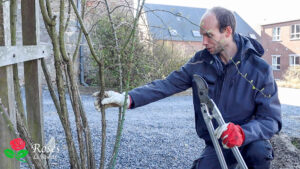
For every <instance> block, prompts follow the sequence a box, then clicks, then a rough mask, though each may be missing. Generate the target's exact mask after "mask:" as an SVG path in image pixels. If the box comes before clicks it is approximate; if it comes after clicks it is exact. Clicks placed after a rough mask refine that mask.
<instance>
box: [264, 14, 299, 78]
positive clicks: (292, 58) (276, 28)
mask: <svg viewBox="0 0 300 169" xmlns="http://www.w3.org/2000/svg"><path fill="white" fill-rule="evenodd" d="M261 42H262V45H263V47H264V48H265V54H264V56H263V57H264V59H265V60H266V61H267V62H268V63H269V64H270V65H272V67H273V73H274V76H275V79H282V77H283V74H284V73H285V71H286V70H287V69H288V67H289V66H297V65H300V20H292V21H285V22H278V23H272V24H266V25H262V26H261Z"/></svg>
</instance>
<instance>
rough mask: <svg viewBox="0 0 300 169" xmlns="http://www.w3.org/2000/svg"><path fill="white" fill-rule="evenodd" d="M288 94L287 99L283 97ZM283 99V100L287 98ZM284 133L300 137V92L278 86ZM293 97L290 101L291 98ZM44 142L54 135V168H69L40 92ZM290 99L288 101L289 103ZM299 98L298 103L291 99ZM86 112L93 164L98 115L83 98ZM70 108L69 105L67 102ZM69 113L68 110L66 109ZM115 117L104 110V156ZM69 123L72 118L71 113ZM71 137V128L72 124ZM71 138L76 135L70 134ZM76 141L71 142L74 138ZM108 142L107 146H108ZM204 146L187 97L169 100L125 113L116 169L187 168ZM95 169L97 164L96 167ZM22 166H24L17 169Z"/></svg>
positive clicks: (59, 129) (112, 111) (59, 133)
mask: <svg viewBox="0 0 300 169" xmlns="http://www.w3.org/2000/svg"><path fill="white" fill-rule="evenodd" d="M288 94H290V95H288ZM287 95H288V96H287ZM279 96H280V98H282V99H284V100H281V102H282V103H284V104H283V105H282V113H283V121H284V124H283V129H282V131H283V132H285V133H287V134H288V135H290V136H294V137H299V138H300V101H299V98H300V90H295V89H286V88H280V93H279ZM291 96H292V97H291ZM43 99H44V105H43V106H44V107H43V108H44V112H45V114H44V120H45V140H46V142H47V141H48V140H50V137H52V136H53V137H55V139H56V142H57V147H58V148H59V150H57V151H56V152H54V154H53V155H54V156H53V157H54V158H53V159H51V164H52V168H53V169H60V168H69V164H68V163H69V162H68V154H67V147H66V142H65V137H64V132H63V130H62V126H61V124H60V121H59V118H58V116H57V114H56V110H55V107H54V105H53V103H52V100H51V98H50V95H49V93H48V92H47V91H44V93H43ZM288 99H291V100H292V101H289V100H288ZM293 99H298V102H295V101H293ZM82 101H83V102H84V108H85V110H86V112H87V117H88V120H89V125H90V128H91V133H92V139H93V142H94V148H95V152H96V161H97V162H99V161H100V160H99V159H100V145H101V116H100V113H99V112H97V111H96V110H95V109H94V106H93V102H94V98H92V97H91V96H89V95H82ZM68 105H69V110H71V107H70V102H68ZM70 112H71V111H70ZM117 119H118V110H117V109H116V108H111V109H108V111H107V143H108V145H107V153H108V154H111V151H112V147H113V145H112V143H113V142H114V138H115V133H116V127H117ZM70 121H72V122H74V115H73V114H72V113H71V114H70ZM72 130H73V132H74V133H75V124H74V123H72ZM73 135H74V137H76V136H75V134H73ZM75 139H76V138H75ZM109 143H110V144H109ZM203 146H204V143H203V141H202V140H200V139H199V138H198V136H197V134H196V131H195V124H194V112H193V105H192V97H191V96H173V97H169V98H165V99H163V100H160V101H158V102H155V103H151V104H149V105H146V106H144V107H140V108H136V109H134V110H129V111H127V113H126V119H125V124H124V130H123V134H122V140H121V147H120V152H119V157H118V160H117V165H116V168H120V169H121V168H122V169H126V168H128V169H129V168H130V169H132V168H140V169H146V168H151V169H154V168H159V169H165V168H168V169H170V168H174V169H175V168H176V169H178V168H180V169H181V168H182V169H184V168H190V167H191V165H192V163H193V161H194V160H195V159H197V158H198V157H199V155H200V153H201V150H202V148H203ZM97 165H99V164H98V163H97ZM22 168H26V167H24V166H23V167H22Z"/></svg>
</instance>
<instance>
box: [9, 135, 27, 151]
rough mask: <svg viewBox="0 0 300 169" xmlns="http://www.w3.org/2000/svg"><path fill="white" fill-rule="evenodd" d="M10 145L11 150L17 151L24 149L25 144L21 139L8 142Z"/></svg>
mask: <svg viewBox="0 0 300 169" xmlns="http://www.w3.org/2000/svg"><path fill="white" fill-rule="evenodd" d="M10 145H11V148H12V149H14V150H15V151H18V150H21V149H23V148H25V145H26V143H25V141H23V140H22V139H21V138H16V139H13V140H11V141H10Z"/></svg>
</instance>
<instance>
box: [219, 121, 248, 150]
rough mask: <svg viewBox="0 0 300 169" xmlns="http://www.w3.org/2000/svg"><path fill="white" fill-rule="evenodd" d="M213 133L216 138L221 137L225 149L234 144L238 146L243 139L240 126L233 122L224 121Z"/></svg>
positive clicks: (243, 134)
mask: <svg viewBox="0 0 300 169" xmlns="http://www.w3.org/2000/svg"><path fill="white" fill-rule="evenodd" d="M215 135H216V136H217V138H218V139H219V138H221V139H222V145H223V147H224V148H226V149H228V148H232V147H234V146H238V147H240V146H241V145H242V144H243V142H244V140H245V133H244V131H243V129H242V128H241V126H239V125H235V124H233V123H226V124H224V125H222V126H219V127H218V128H217V129H216V130H215Z"/></svg>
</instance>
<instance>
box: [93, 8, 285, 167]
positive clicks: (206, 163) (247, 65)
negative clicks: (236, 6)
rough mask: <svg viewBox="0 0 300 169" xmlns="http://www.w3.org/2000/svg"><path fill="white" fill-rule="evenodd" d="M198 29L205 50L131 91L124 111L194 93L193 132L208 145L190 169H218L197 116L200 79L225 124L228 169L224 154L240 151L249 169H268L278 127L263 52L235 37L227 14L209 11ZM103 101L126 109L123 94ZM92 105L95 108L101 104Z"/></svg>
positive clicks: (221, 132)
mask: <svg viewBox="0 0 300 169" xmlns="http://www.w3.org/2000/svg"><path fill="white" fill-rule="evenodd" d="M200 24H201V25H200V27H201V28H200V33H201V34H202V35H203V45H204V46H205V49H204V50H201V51H199V52H197V53H196V54H195V56H194V57H193V58H191V60H190V61H189V62H188V63H186V64H185V65H184V66H182V67H181V69H180V70H179V71H174V72H172V73H171V74H170V75H169V76H168V77H167V78H166V79H163V80H155V81H153V82H151V83H149V84H146V85H145V86H141V87H138V88H135V89H133V90H131V91H130V92H129V96H128V97H129V101H128V105H127V107H128V108H135V107H139V106H143V105H145V104H148V103H151V102H154V101H157V100H159V99H162V98H165V97H168V96H170V95H173V94H175V93H178V92H181V91H184V90H186V89H188V88H190V87H192V89H193V102H194V110H195V122H196V131H197V134H198V136H199V137H200V138H202V139H204V140H205V144H206V147H205V148H204V150H203V152H202V154H201V156H200V158H199V159H198V160H196V161H195V162H194V164H193V168H195V169H218V168H221V166H220V163H219V161H218V158H217V155H216V152H215V150H214V147H213V144H212V142H211V139H210V137H209V133H208V131H207V127H206V125H205V122H204V120H203V117H202V114H201V110H200V102H199V98H198V95H197V92H196V91H197V89H196V84H195V82H194V80H193V75H194V74H198V75H200V76H202V77H203V78H204V79H205V80H206V82H207V83H208V86H209V96H210V97H211V98H212V99H213V100H214V101H215V103H216V105H217V106H218V108H219V109H220V111H221V113H222V116H223V118H224V120H225V122H226V124H225V125H223V126H220V127H219V128H218V129H217V130H216V133H217V136H218V137H220V138H221V142H222V145H223V147H224V148H222V151H223V154H224V156H225V159H226V162H227V165H228V167H229V168H234V167H235V166H236V165H237V161H236V160H235V158H234V155H233V154H232V152H231V151H230V149H228V148H232V147H234V146H238V147H239V149H240V152H241V154H242V156H243V158H244V160H245V162H246V164H247V166H248V167H249V168H257V169H265V168H270V162H271V160H272V159H273V150H272V146H271V144H270V142H269V139H270V138H271V137H272V136H273V135H274V134H275V133H276V132H279V131H280V129H281V126H282V122H281V107H280V102H279V100H278V91H277V86H276V83H275V81H274V78H273V74H272V69H271V67H270V66H269V65H268V64H267V63H266V62H265V61H264V60H263V59H261V56H262V55H263V53H264V50H263V48H262V46H261V45H260V44H259V43H258V42H257V41H255V40H253V39H251V38H247V37H244V36H242V35H239V34H236V33H235V26H236V21H235V17H234V15H233V13H232V12H231V11H229V10H227V9H224V8H221V7H214V8H212V9H210V10H208V11H207V12H206V13H205V14H204V15H203V17H202V19H201V22H200ZM106 97H107V98H106V99H104V100H103V101H102V104H104V105H109V104H115V105H118V106H122V105H123V104H124V100H125V96H124V94H119V93H116V92H113V91H109V92H106ZM95 104H96V108H99V104H100V103H99V101H96V103H95Z"/></svg>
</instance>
